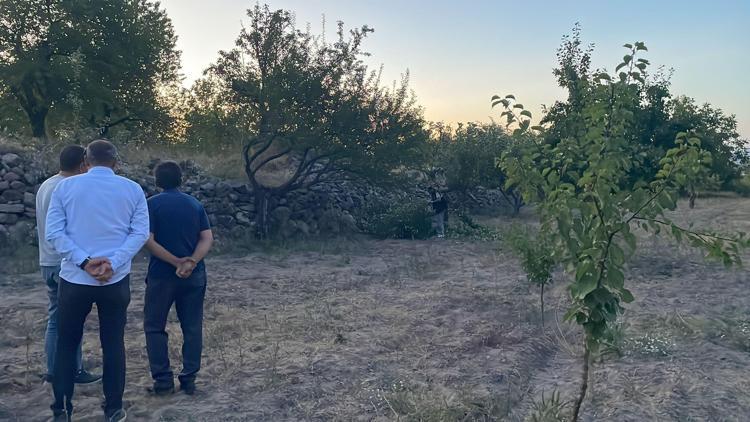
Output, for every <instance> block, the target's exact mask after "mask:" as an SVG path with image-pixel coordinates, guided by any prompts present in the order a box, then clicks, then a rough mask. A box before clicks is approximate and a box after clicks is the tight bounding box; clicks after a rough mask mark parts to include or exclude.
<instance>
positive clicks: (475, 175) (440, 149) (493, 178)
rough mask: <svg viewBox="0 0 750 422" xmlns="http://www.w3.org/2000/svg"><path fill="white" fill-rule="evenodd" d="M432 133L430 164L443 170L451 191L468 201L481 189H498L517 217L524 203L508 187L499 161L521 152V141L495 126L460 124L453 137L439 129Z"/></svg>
mask: <svg viewBox="0 0 750 422" xmlns="http://www.w3.org/2000/svg"><path fill="white" fill-rule="evenodd" d="M433 131H434V132H435V133H436V135H434V136H433V140H432V142H431V146H432V149H433V152H432V157H431V161H432V163H431V164H432V166H433V167H436V168H440V169H442V170H443V172H444V174H445V178H446V181H447V185H448V186H447V187H448V189H449V190H450V191H453V192H456V193H458V194H459V195H460V196H461V197H463V198H464V199H466V198H467V197H468V195H469V194H470V192H471V190H472V189H475V188H477V187H479V186H481V187H485V188H488V189H498V190H499V191H500V193H501V194H502V195H503V197H504V198H505V200H506V201H507V202H508V204H509V205H510V206H511V208H512V209H513V215H517V214H518V212H519V211H520V209H521V207H522V206H523V199H522V198H521V195H520V192H519V191H518V190H517V189H515V188H513V187H506V182H507V178H506V176H505V173H504V172H503V170H502V168H500V166H499V164H498V160H497V158H498V157H499V156H501V155H502V154H505V153H506V152H510V151H511V150H514V149H516V148H518V146H517V145H516V144H517V143H518V139H516V138H514V137H511V136H510V135H509V134H508V133H506V131H505V130H504V129H503V127H502V126H500V125H498V124H495V123H491V124H479V123H467V124H465V125H464V124H459V125H458V128H457V129H456V130H455V132H454V133H451V132H450V131H448V130H446V129H445V128H444V127H442V126H439V125H438V127H435V128H434V129H433ZM462 202H465V201H462Z"/></svg>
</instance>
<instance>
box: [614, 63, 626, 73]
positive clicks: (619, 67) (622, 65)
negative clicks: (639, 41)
mask: <svg viewBox="0 0 750 422" xmlns="http://www.w3.org/2000/svg"><path fill="white" fill-rule="evenodd" d="M627 65H628V64H627V63H620V64H618V65H617V67H616V68H615V72H617V71H619V70H620V69H622V68H623V67H625V66H627Z"/></svg>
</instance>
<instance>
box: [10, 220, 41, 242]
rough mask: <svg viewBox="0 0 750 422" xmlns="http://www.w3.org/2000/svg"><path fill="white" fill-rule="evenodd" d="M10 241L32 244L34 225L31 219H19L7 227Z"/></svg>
mask: <svg viewBox="0 0 750 422" xmlns="http://www.w3.org/2000/svg"><path fill="white" fill-rule="evenodd" d="M8 233H9V234H10V236H9V237H10V241H11V243H16V242H17V243H26V244H29V245H31V244H33V242H34V238H35V237H36V227H35V225H34V223H32V222H31V221H19V222H18V223H16V224H15V225H13V226H10V227H8Z"/></svg>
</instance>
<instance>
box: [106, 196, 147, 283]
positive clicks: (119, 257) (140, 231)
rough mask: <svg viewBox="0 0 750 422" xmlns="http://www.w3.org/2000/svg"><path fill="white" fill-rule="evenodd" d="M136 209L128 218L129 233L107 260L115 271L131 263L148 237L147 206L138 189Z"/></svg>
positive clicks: (144, 197)
mask: <svg viewBox="0 0 750 422" xmlns="http://www.w3.org/2000/svg"><path fill="white" fill-rule="evenodd" d="M138 190H139V193H138V194H137V199H136V208H135V212H134V213H133V215H132V216H131V217H130V233H128V237H127V238H126V239H125V242H124V243H123V244H122V247H120V248H119V249H118V250H117V252H115V254H114V255H113V256H111V257H109V260H110V261H111V262H112V269H114V270H115V271H116V270H117V269H118V268H120V267H121V266H123V265H125V264H126V263H128V262H130V261H132V259H133V257H134V256H135V255H136V254H137V253H138V251H140V250H141V248H142V247H143V245H144V244H146V241H147V240H148V237H149V221H148V205H147V203H146V196H145V195H144V194H143V191H141V190H140V187H139V188H138Z"/></svg>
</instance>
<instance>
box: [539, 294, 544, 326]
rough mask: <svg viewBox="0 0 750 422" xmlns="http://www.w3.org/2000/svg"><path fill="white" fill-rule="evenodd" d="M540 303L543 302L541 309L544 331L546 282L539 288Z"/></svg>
mask: <svg viewBox="0 0 750 422" xmlns="http://www.w3.org/2000/svg"><path fill="white" fill-rule="evenodd" d="M539 290H540V293H539V303H540V304H541V308H542V309H541V311H542V331H544V283H542V285H541V288H540V289H539Z"/></svg>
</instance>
